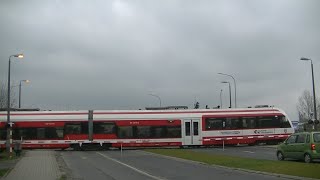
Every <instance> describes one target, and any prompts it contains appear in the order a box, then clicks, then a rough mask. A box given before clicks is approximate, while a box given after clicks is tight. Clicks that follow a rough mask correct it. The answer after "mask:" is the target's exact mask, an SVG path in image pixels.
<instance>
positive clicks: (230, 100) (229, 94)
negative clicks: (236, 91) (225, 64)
mask: <svg viewBox="0 0 320 180" xmlns="http://www.w3.org/2000/svg"><path fill="white" fill-rule="evenodd" d="M229 96H230V108H232V105H231V86H230V83H229Z"/></svg>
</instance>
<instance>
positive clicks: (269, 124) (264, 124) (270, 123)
mask: <svg viewBox="0 0 320 180" xmlns="http://www.w3.org/2000/svg"><path fill="white" fill-rule="evenodd" d="M258 124H259V128H274V127H279V124H278V123H277V120H276V118H274V117H258Z"/></svg>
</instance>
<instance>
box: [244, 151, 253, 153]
mask: <svg viewBox="0 0 320 180" xmlns="http://www.w3.org/2000/svg"><path fill="white" fill-rule="evenodd" d="M242 152H246V153H255V152H252V151H242Z"/></svg>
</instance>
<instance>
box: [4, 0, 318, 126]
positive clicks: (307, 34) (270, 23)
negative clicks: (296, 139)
mask: <svg viewBox="0 0 320 180" xmlns="http://www.w3.org/2000/svg"><path fill="white" fill-rule="evenodd" d="M319 7H320V1H317V0H299V1H298V0H266V1H256V0H229V1H228V0H221V1H212V0H210V1H198V0H197V1H196V0H194V1H191V0H181V1H178V0H177V1H175V0H167V1H163V0H161V1H156V0H153V1H152V0H151V1H150V0H144V1H133V0H130V1H120V0H113V1H112V0H110V1H105V0H101V1H85V0H83V1H79V0H77V1H64V0H56V1H49V0H48V1H43V0H39V1H15V0H8V1H1V3H0V23H1V28H0V81H2V82H4V83H6V82H7V74H8V57H9V56H10V55H12V54H16V53H24V55H25V58H24V59H23V60H22V61H20V60H18V59H12V66H11V79H12V84H14V85H17V84H18V83H19V80H22V79H29V80H31V83H30V84H28V85H24V86H23V87H22V107H25V108H41V109H53V110H79V109H82V110H83V109H84V110H87V109H139V108H141V109H144V108H145V107H148V106H159V101H158V99H157V98H156V97H154V96H151V95H148V94H154V95H158V96H159V97H160V98H161V100H162V106H169V105H187V106H189V107H190V108H192V106H193V104H194V102H195V101H199V103H200V106H201V107H202V108H204V107H205V105H209V107H213V106H217V105H220V90H221V89H222V90H223V92H222V99H223V107H227V106H229V88H228V85H227V84H222V83H221V81H230V82H231V85H232V98H234V84H233V80H232V79H231V78H230V77H228V76H222V75H219V74H217V73H219V72H221V73H226V74H230V75H232V76H233V77H234V78H235V79H236V83H237V104H238V107H248V106H254V105H261V104H267V105H274V106H276V107H279V108H281V109H283V110H285V111H286V112H287V113H288V114H289V117H290V118H291V119H292V120H296V119H297V117H298V115H297V110H296V105H297V102H298V98H299V96H301V94H302V92H303V91H304V90H306V89H307V90H310V91H311V90H312V80H311V68H310V62H307V61H300V60H299V59H300V58H301V57H302V56H305V57H308V58H312V59H313V63H314V71H315V82H316V93H320V83H319V82H320V76H319V75H320V50H319V47H320V36H319V32H320V20H319V17H320V11H319ZM15 91H16V94H18V87H16V88H15ZM232 103H233V106H234V99H233V101H232Z"/></svg>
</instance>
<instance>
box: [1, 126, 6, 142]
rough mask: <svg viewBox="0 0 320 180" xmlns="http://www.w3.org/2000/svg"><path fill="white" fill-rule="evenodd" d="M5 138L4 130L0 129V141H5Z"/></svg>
mask: <svg viewBox="0 0 320 180" xmlns="http://www.w3.org/2000/svg"><path fill="white" fill-rule="evenodd" d="M6 138H7V131H6V130H5V129H0V139H1V140H5V139H6Z"/></svg>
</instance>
